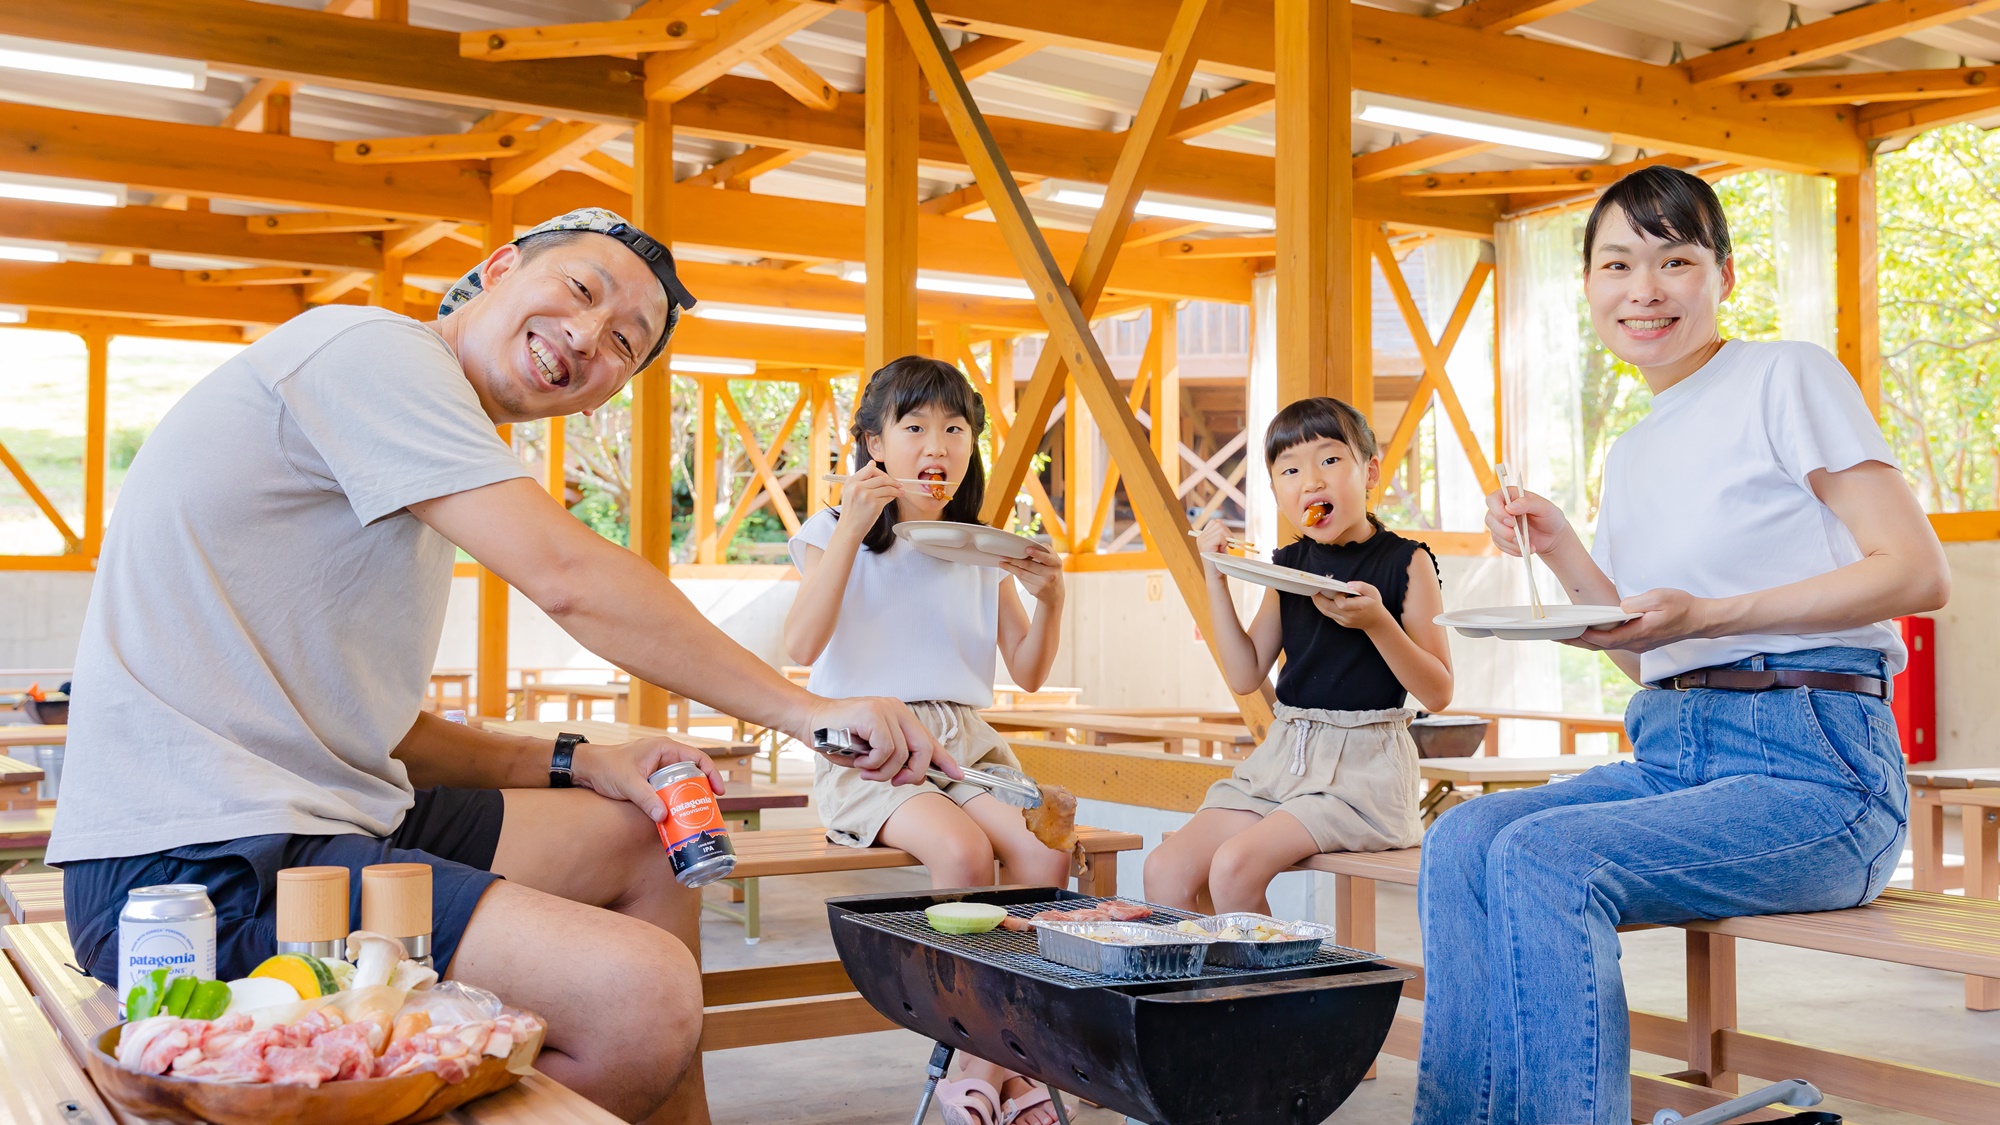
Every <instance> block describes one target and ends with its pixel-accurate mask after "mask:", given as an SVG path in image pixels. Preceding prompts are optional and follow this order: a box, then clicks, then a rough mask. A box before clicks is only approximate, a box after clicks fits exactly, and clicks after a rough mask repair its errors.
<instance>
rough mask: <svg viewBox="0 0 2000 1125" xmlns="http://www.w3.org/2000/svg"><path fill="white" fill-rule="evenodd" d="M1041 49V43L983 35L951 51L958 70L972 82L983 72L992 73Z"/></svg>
mask: <svg viewBox="0 0 2000 1125" xmlns="http://www.w3.org/2000/svg"><path fill="white" fill-rule="evenodd" d="M1041 49H1042V45H1041V44H1040V43H1030V42H1027V41H1024V40H1020V39H1008V38H1006V37H1004V36H1000V35H982V36H980V37H979V38H977V39H974V40H971V41H970V42H967V43H961V44H959V47H958V49H957V50H955V51H953V52H952V53H951V58H952V61H953V62H955V63H957V64H958V72H959V73H960V74H962V75H964V76H965V80H966V81H967V82H970V81H972V80H973V79H975V78H977V77H979V76H980V75H982V74H991V73H993V72H994V71H996V70H999V69H1000V68H1001V67H1003V66H1007V65H1009V64H1011V63H1017V62H1020V61H1021V60H1022V59H1025V58H1027V57H1028V56H1029V55H1032V54H1034V53H1035V52H1036V51H1039V50H1041Z"/></svg>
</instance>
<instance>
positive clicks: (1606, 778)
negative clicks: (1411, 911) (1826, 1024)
mask: <svg viewBox="0 0 2000 1125" xmlns="http://www.w3.org/2000/svg"><path fill="white" fill-rule="evenodd" d="M1731 667H1736V668H1804V669H1812V670H1817V671H1823V672H1847V673H1859V674H1863V675H1874V676H1881V675H1883V674H1884V669H1883V663H1882V656H1881V654H1879V653H1876V652H1873V651H1870V650H1864V649H1852V648H1822V649H1813V650H1810V651H1807V652H1796V653H1786V654H1784V655H1776V656H1760V657H1753V658H1751V659H1749V660H1745V661H1741V662H1739V663H1737V664H1734V665H1731ZM1625 726H1626V729H1627V730H1628V731H1629V732H1630V733H1631V736H1632V742H1633V746H1634V749H1635V750H1636V751H1637V759H1638V760H1637V761H1636V762H1633V763H1629V764H1628V763H1620V764H1617V765H1610V766H1599V767H1598V768H1596V769H1593V770H1591V771H1589V772H1588V773H1585V774H1583V775H1582V776H1580V777H1578V778H1575V779H1574V780H1571V781H1566V782H1561V783H1558V784H1553V785H1546V786H1543V787H1541V788H1538V789H1523V790H1512V791H1508V792H1502V793H1494V794H1489V795H1487V796H1483V797H1479V798H1476V799H1474V800H1472V801H1468V802H1466V803H1465V804H1463V805H1460V806H1459V807H1457V808H1454V809H1452V810H1451V811H1450V812H1448V813H1446V814H1445V815H1444V816H1442V817H1440V818H1439V819H1438V822H1437V824H1436V825H1434V826H1433V827H1432V828H1431V830H1430V832H1429V833H1428V834H1427V835H1426V836H1425V838H1424V855H1423V874H1422V877H1421V879H1420V881H1419V883H1418V887H1417V909H1418V913H1419V915H1420V917H1421V919H1422V922H1423V933H1424V962H1425V974H1426V985H1425V997H1424V1037H1423V1055H1422V1058H1421V1060H1420V1062H1419V1065H1418V1073H1417V1101H1416V1114H1415V1125H1583V1123H1585V1122H1589V1123H1593V1125H1613V1123H1616V1125H1627V1123H1629V1122H1630V1121H1631V1113H1630V1110H1631V1100H1632V1089H1631V1078H1630V1073H1629V1069H1630V1065H1631V1063H1630V1057H1629V1055H1630V1049H1631V1042H1630V1039H1631V1028H1630V1024H1629V1023H1628V1017H1627V1015H1626V1010H1625V985H1624V979H1623V978H1622V977H1621V976H1620V974H1619V969H1618V956H1619V948H1618V934H1617V932H1616V929H1615V928H1616V927H1617V926H1619V925H1621V924H1625V923H1638V922H1654V923H1663V924H1672V923H1676V922H1685V921H1689V920H1692V919H1696V918H1724V917H1733V916H1738V915H1745V914H1777V913H1788V912H1793V911H1808V910H1837V909H1841V908H1845V907H1850V906H1858V905H1860V904H1862V903H1865V902H1867V901H1869V900H1870V899H1872V898H1874V897H1875V896H1876V895H1878V894H1880V893H1881V892H1882V888H1883V887H1885V886H1887V885H1888V882H1889V879H1890V878H1891V877H1892V876H1893V875H1894V874H1895V870H1896V863H1897V860H1898V859H1899V858H1900V857H1901V855H1902V850H1903V836H1904V827H1905V824H1906V822H1907V820H1908V816H1909V790H1908V788H1907V787H1906V786H1905V784H1904V781H1903V759H1902V754H1901V752H1900V748H1899V746H1898V743H1897V739H1896V728H1895V721H1894V720H1893V719H1892V718H1891V717H1890V713H1889V706H1888V704H1887V703H1885V702H1883V701H1882V700H1879V699H1874V698H1872V697H1868V696H1863V695H1857V694H1854V693H1851V692H1830V691H1816V690H1811V689H1804V688H1801V689H1795V690H1777V691H1766V692H1729V691H1716V690H1711V689H1703V690H1695V691H1685V692H1682V691H1671V690H1647V691H1642V692H1640V693H1639V694H1638V695H1636V696H1634V697H1633V699H1632V703H1631V705H1630V706H1629V707H1628V708H1627V709H1626V712H1625Z"/></svg>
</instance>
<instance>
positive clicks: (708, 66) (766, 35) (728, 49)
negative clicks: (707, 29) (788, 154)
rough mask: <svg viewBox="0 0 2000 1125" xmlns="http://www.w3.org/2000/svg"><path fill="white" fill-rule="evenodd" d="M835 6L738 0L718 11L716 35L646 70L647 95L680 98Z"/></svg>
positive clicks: (783, 0)
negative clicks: (719, 12) (720, 11)
mask: <svg viewBox="0 0 2000 1125" xmlns="http://www.w3.org/2000/svg"><path fill="white" fill-rule="evenodd" d="M832 10H833V6H832V5H830V4H803V3H795V2H793V0H736V3H734V4H731V5H730V6H729V7H727V8H725V9H723V10H722V14H720V15H719V16H717V17H716V32H715V38H714V39H712V40H709V41H708V42H705V43H701V44H699V45H697V46H696V47H695V48H694V49H692V50H687V51H677V52H675V53H674V54H673V55H671V56H667V57H666V58H665V61H663V62H661V63H660V64H658V65H656V66H649V67H648V68H647V71H646V97H648V98H650V99H652V100H654V101H667V102H677V101H679V100H681V99H682V98H685V97H687V96H688V95H689V94H692V93H694V92H695V91H696V90H699V89H701V88H702V87H703V86H705V85H707V84H708V83H710V82H712V81H714V80H715V79H717V78H720V77H722V76H723V75H725V74H727V73H729V71H730V70H731V69H732V68H734V67H735V66H736V65H737V64H738V63H745V62H749V61H750V60H751V59H754V58H756V57H757V56H759V55H762V54H763V53H764V52H765V51H766V50H767V49H769V48H771V47H775V46H777V45H778V44H779V43H780V42H783V41H784V39H785V37H786V36H788V35H790V34H792V33H793V32H795V31H798V30H800V29H802V28H806V27H810V26H812V25H813V24H814V23H816V22H817V21H818V20H819V19H821V18H822V17H823V16H825V15H826V14H827V13H828V12H831V11H832Z"/></svg>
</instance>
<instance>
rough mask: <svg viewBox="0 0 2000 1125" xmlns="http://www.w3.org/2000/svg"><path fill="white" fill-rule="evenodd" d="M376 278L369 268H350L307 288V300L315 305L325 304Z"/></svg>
mask: <svg viewBox="0 0 2000 1125" xmlns="http://www.w3.org/2000/svg"><path fill="white" fill-rule="evenodd" d="M374 279H375V275H374V274H373V273H371V272H370V271H368V270H348V271H347V272H346V273H339V274H335V275H333V276H332V277H330V278H327V279H326V280H325V281H322V282H320V283H319V284H317V285H314V286H313V287H311V288H309V289H307V290H306V302H307V303H308V304H313V305H323V304H326V303H327V302H329V301H337V300H339V299H340V298H342V297H344V296H346V295H347V294H349V293H352V292H354V291H355V290H356V289H360V288H362V287H364V286H366V285H367V284H368V283H369V282H371V281H373V280H374Z"/></svg>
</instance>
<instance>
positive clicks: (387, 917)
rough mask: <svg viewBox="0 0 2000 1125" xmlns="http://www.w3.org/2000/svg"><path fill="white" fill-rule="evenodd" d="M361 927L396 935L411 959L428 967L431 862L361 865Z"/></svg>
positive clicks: (429, 959) (394, 936)
mask: <svg viewBox="0 0 2000 1125" xmlns="http://www.w3.org/2000/svg"><path fill="white" fill-rule="evenodd" d="M361 928H362V929H364V930H369V931H372V932H374V933H378V934H381V935H382V936H383V937H392V938H395V939H397V940H398V941H400V942H402V943H403V950H404V951H405V952H407V953H408V954H409V955H410V959H411V960H413V961H416V962H417V963H419V964H421V965H423V966H425V967H426V968H429V967H430V963H431V869H430V865H429V864H425V863H377V864H373V865H371V866H368V867H364V868H362V869H361Z"/></svg>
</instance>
